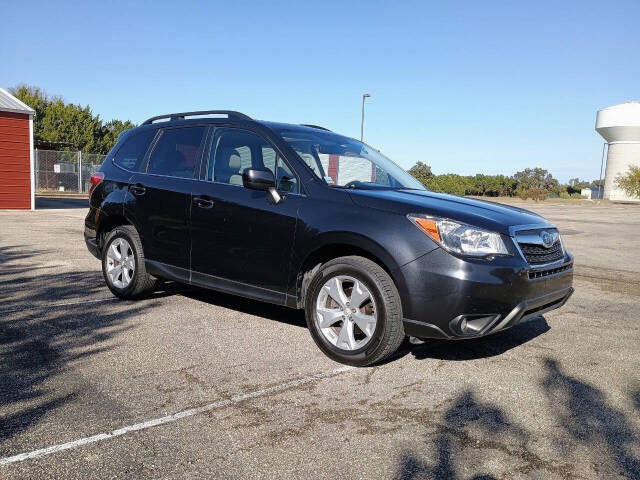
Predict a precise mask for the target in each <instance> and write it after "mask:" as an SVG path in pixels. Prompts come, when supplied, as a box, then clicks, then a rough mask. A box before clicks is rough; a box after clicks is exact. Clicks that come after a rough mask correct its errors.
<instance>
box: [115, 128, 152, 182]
mask: <svg viewBox="0 0 640 480" xmlns="http://www.w3.org/2000/svg"><path fill="white" fill-rule="evenodd" d="M155 135H156V130H155V129H152V130H144V131H142V132H139V133H131V134H129V137H128V138H127V139H126V140H125V141H124V143H123V144H122V146H121V147H120V148H119V149H118V151H117V152H116V154H115V155H114V157H113V163H115V164H116V165H118V166H119V167H122V168H124V169H125V170H129V171H131V172H139V171H140V170H144V165H143V163H144V162H143V161H144V156H145V154H146V153H147V149H148V148H149V144H150V143H151V140H153V137H154V136H155Z"/></svg>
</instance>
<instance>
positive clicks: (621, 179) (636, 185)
mask: <svg viewBox="0 0 640 480" xmlns="http://www.w3.org/2000/svg"><path fill="white" fill-rule="evenodd" d="M616 185H617V186H618V187H619V188H621V189H622V190H624V192H625V193H626V194H627V195H629V196H630V197H635V198H640V167H636V166H634V165H632V166H630V167H629V170H627V173H626V174H625V175H622V174H619V175H618V176H617V177H616Z"/></svg>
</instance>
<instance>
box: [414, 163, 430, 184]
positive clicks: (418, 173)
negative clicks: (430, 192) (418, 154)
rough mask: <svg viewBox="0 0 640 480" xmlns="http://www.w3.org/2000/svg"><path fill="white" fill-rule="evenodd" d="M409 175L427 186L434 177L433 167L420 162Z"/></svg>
mask: <svg viewBox="0 0 640 480" xmlns="http://www.w3.org/2000/svg"><path fill="white" fill-rule="evenodd" d="M409 174H410V175H412V176H413V178H415V179H416V180H418V181H419V182H420V183H422V184H423V185H426V184H427V182H428V180H429V179H430V178H431V177H433V173H432V172H431V167H430V166H429V165H427V164H425V163H422V162H418V163H416V164H415V165H414V166H413V167H411V168H410V169H409Z"/></svg>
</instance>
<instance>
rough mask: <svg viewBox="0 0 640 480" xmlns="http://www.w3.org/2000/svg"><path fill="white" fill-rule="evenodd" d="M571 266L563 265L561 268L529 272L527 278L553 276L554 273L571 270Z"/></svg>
mask: <svg viewBox="0 0 640 480" xmlns="http://www.w3.org/2000/svg"><path fill="white" fill-rule="evenodd" d="M571 268H572V265H563V266H561V267H556V268H550V269H548V270H529V278H530V279H532V280H533V279H535V278H542V277H548V276H549V275H555V274H556V273H562V272H566V271H567V270H571Z"/></svg>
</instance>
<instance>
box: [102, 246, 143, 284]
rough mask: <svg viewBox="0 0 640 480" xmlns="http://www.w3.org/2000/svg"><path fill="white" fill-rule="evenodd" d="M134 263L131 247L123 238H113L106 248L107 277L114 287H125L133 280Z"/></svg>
mask: <svg viewBox="0 0 640 480" xmlns="http://www.w3.org/2000/svg"><path fill="white" fill-rule="evenodd" d="M135 270H136V263H135V259H134V256H133V249H132V248H131V245H130V244H129V242H128V241H127V240H125V239H124V238H121V237H119V238H116V239H114V240H113V241H112V242H111V243H110V244H109V247H108V248H107V278H108V279H109V282H110V283H111V285H113V286H114V287H116V288H126V287H127V286H128V285H129V284H130V283H131V280H133V274H134V273H135Z"/></svg>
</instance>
